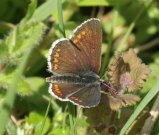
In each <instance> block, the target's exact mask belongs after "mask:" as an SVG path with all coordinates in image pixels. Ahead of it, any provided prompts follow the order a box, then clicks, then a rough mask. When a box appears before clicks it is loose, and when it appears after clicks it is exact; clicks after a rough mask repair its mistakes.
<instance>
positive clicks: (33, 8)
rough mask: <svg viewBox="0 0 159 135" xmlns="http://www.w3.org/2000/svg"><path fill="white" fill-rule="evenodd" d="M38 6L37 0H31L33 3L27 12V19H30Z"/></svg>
mask: <svg viewBox="0 0 159 135" xmlns="http://www.w3.org/2000/svg"><path fill="white" fill-rule="evenodd" d="M36 7H37V0H31V3H30V4H29V7H28V11H27V14H26V17H25V18H26V19H30V17H31V16H32V15H33V13H34V11H35V9H36Z"/></svg>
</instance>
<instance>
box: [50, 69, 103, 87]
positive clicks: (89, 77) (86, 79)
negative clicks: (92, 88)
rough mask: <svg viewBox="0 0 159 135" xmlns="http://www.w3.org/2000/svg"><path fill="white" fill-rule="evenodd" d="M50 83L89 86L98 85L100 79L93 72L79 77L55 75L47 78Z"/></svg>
mask: <svg viewBox="0 0 159 135" xmlns="http://www.w3.org/2000/svg"><path fill="white" fill-rule="evenodd" d="M48 81H49V82H50V83H56V82H59V83H70V84H83V85H84V84H89V83H100V78H99V76H98V75H96V74H95V73H93V72H90V73H83V74H79V75H73V74H70V75H55V76H51V77H50V78H48Z"/></svg>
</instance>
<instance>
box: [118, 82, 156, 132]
mask: <svg viewBox="0 0 159 135" xmlns="http://www.w3.org/2000/svg"><path fill="white" fill-rule="evenodd" d="M158 92H159V81H157V82H156V84H155V85H154V87H153V88H152V89H151V90H150V91H149V92H148V93H147V95H146V96H145V97H144V99H143V100H142V101H141V102H140V104H139V105H138V106H137V108H136V110H135V112H134V113H133V114H132V115H131V117H130V118H129V120H128V121H127V122H126V124H125V125H124V127H123V128H122V129H121V131H120V134H119V135H124V134H125V133H126V131H127V130H128V128H129V127H130V126H131V124H132V123H133V122H134V120H135V119H136V118H137V116H138V115H139V114H140V112H141V111H142V110H143V109H144V107H145V106H146V105H147V104H148V103H149V102H150V101H151V100H152V99H153V98H154V97H155V96H156V95H157V93H158Z"/></svg>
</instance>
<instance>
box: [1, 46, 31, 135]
mask: <svg viewBox="0 0 159 135" xmlns="http://www.w3.org/2000/svg"><path fill="white" fill-rule="evenodd" d="M32 50H33V47H30V48H29V49H28V50H27V51H26V54H25V55H24V56H23V59H22V61H21V63H20V65H19V66H18V69H17V71H16V76H15V78H13V81H12V83H11V85H10V86H9V89H8V91H7V93H6V96H5V99H4V102H3V104H2V107H1V108H0V110H1V112H0V120H1V123H0V135H3V134H4V131H5V126H6V124H7V122H8V117H9V114H10V112H11V109H12V107H13V104H14V100H15V97H16V88H17V84H18V82H19V80H20V76H21V75H22V73H23V71H24V68H25V66H26V63H27V60H28V58H29V56H30V54H31V51H32Z"/></svg>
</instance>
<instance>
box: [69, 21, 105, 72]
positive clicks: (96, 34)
mask: <svg viewBox="0 0 159 135" xmlns="http://www.w3.org/2000/svg"><path fill="white" fill-rule="evenodd" d="M70 40H71V41H72V43H73V44H74V45H75V46H76V47H77V48H79V50H81V51H76V53H77V55H78V56H79V59H80V60H83V61H86V62H87V63H88V65H89V70H91V71H94V72H95V73H98V72H99V69H100V64H101V43H102V30H101V26H100V21H99V19H90V20H88V21H86V22H84V23H83V24H82V25H80V26H79V27H77V29H76V30H75V31H74V35H73V36H72V37H71V38H70Z"/></svg>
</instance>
